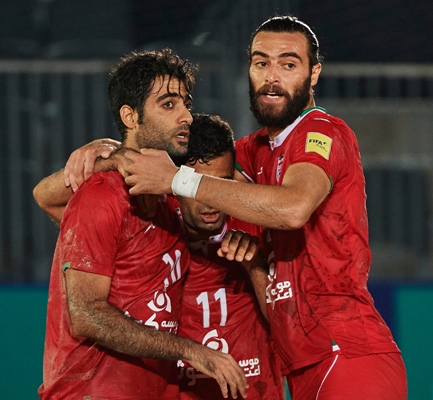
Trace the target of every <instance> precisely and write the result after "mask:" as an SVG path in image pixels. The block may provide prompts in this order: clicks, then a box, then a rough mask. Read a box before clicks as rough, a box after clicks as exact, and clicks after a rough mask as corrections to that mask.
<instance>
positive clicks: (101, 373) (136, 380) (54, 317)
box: [39, 171, 189, 400]
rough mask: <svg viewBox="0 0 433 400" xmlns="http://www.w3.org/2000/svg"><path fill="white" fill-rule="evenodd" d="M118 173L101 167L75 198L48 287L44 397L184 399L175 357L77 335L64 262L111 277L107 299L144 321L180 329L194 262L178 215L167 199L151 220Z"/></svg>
mask: <svg viewBox="0 0 433 400" xmlns="http://www.w3.org/2000/svg"><path fill="white" fill-rule="evenodd" d="M135 201H136V198H133V197H132V196H130V195H129V193H128V187H127V186H126V185H125V183H124V182H123V179H122V176H121V175H120V174H119V173H118V172H113V171H111V172H107V173H96V174H93V175H92V177H91V178H90V179H88V180H87V181H86V182H85V183H83V185H81V187H80V189H79V190H78V191H77V192H76V193H75V194H74V196H73V197H72V199H71V200H70V202H69V204H68V206H67V208H66V210H65V214H64V217H63V221H62V224H61V229H60V235H59V238H58V242H57V246H56V251H55V255H54V261H53V267H52V272H51V281H50V289H49V303H48V314H47V328H46V340H45V352H44V383H43V384H42V385H41V387H40V388H39V395H40V398H41V399H50V400H53V399H70V398H74V399H78V398H82V399H83V398H86V399H125V400H126V399H128V400H132V399H134V400H135V399H154V400H156V399H158V400H159V399H178V398H179V389H178V382H177V370H176V364H175V363H174V362H171V361H162V360H155V359H149V358H143V359H140V358H137V357H130V356H127V355H125V354H120V353H117V352H115V351H112V350H109V349H107V348H104V347H102V346H99V345H96V344H95V343H94V342H92V341H91V340H90V339H87V338H84V337H77V336H74V335H73V334H72V329H71V323H70V319H69V314H68V306H67V300H66V293H65V278H64V273H63V272H62V269H65V268H67V267H68V268H72V269H76V270H81V271H86V272H90V273H94V274H101V275H105V276H108V277H110V278H111V287H110V294H109V298H108V302H109V303H110V304H111V305H113V306H114V307H116V308H118V309H119V310H121V311H122V312H124V313H125V315H128V316H129V317H131V318H133V319H134V320H135V321H136V322H137V323H141V324H145V325H147V326H150V327H153V328H155V329H159V330H165V331H170V332H176V330H177V327H178V319H179V312H180V307H179V304H180V299H181V294H182V285H183V277H184V274H185V272H186V269H187V267H188V264H189V255H188V251H187V250H186V242H185V241H183V240H180V237H179V231H180V230H179V221H178V218H177V215H176V214H174V213H173V212H172V211H170V209H169V208H168V207H167V205H166V204H164V202H163V198H162V200H161V202H160V203H159V205H158V212H157V213H156V216H155V218H153V219H152V220H145V219H144V218H141V217H140V210H139V207H137V206H136V205H135Z"/></svg>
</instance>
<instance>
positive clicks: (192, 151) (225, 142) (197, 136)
mask: <svg viewBox="0 0 433 400" xmlns="http://www.w3.org/2000/svg"><path fill="white" fill-rule="evenodd" d="M227 152H230V153H231V154H232V155H233V160H234V157H235V149H234V135H233V131H232V129H231V128H230V125H229V124H228V123H227V122H226V121H224V120H223V119H221V118H220V117H219V116H218V115H209V114H193V121H192V124H191V126H190V137H189V142H188V154H187V162H188V164H191V165H194V164H196V163H197V161H200V162H202V163H208V162H209V161H211V160H213V159H214V158H217V157H220V156H222V155H223V154H225V153H227Z"/></svg>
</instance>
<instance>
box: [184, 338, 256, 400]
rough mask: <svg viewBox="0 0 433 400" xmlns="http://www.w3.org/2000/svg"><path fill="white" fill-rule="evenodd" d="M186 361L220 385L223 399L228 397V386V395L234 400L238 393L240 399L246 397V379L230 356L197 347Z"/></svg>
mask: <svg viewBox="0 0 433 400" xmlns="http://www.w3.org/2000/svg"><path fill="white" fill-rule="evenodd" d="M186 361H188V362H189V363H190V364H191V365H192V366H193V367H194V368H195V369H197V370H199V371H200V372H203V373H205V374H206V375H208V376H210V377H212V378H214V379H215V380H216V381H217V382H218V384H219V385H220V388H221V393H222V395H223V397H224V398H227V397H228V393H229V388H228V386H230V393H231V395H232V397H233V398H234V399H236V398H237V394H238V392H239V393H240V394H241V396H242V397H244V398H246V397H247V391H246V389H247V388H248V382H247V378H246V377H245V374H244V371H243V370H242V369H241V367H239V364H238V363H237V362H236V360H235V359H234V358H233V357H232V356H231V355H230V354H226V353H222V352H220V351H216V350H212V349H210V348H208V347H206V346H202V345H199V346H197V347H196V348H195V351H194V354H193V359H188V360H186Z"/></svg>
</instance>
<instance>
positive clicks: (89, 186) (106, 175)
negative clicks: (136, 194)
mask: <svg viewBox="0 0 433 400" xmlns="http://www.w3.org/2000/svg"><path fill="white" fill-rule="evenodd" d="M74 197H76V198H79V197H84V198H88V199H92V201H98V199H101V201H103V202H108V201H109V200H110V199H119V198H122V199H128V198H129V197H130V195H129V193H128V189H127V186H126V184H125V182H124V181H123V178H122V175H121V174H120V173H119V172H117V171H107V172H95V173H93V174H92V175H91V176H90V178H88V179H86V180H85V181H84V182H83V183H82V184H81V185H80V187H79V188H78V190H77V192H76V193H75V194H74V196H73V197H72V198H74Z"/></svg>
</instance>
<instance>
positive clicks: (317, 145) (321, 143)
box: [305, 132, 332, 160]
mask: <svg viewBox="0 0 433 400" xmlns="http://www.w3.org/2000/svg"><path fill="white" fill-rule="evenodd" d="M331 145H332V139H331V138H330V137H328V136H326V135H324V134H323V133H319V132H308V133H307V141H306V142H305V152H306V153H311V152H313V153H317V154H319V155H321V156H322V157H323V158H324V159H326V160H329V154H330V153H331Z"/></svg>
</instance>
